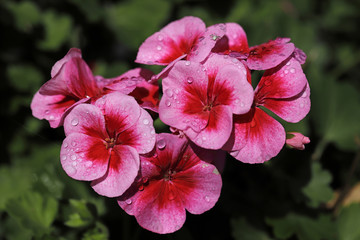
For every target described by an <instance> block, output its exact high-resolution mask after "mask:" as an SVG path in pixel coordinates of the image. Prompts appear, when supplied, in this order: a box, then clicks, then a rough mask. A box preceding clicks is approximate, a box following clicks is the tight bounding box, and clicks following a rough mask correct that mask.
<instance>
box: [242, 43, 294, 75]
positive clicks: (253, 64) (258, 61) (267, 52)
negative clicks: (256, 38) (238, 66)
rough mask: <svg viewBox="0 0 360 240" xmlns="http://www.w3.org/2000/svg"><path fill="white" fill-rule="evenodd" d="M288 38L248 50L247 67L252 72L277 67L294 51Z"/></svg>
mask: <svg viewBox="0 0 360 240" xmlns="http://www.w3.org/2000/svg"><path fill="white" fill-rule="evenodd" d="M289 41H290V39H289V38H277V39H275V40H270V41H268V42H267V43H263V44H260V45H257V46H253V47H251V48H250V52H249V57H248V59H247V65H248V67H249V68H250V69H252V70H266V69H270V68H273V67H276V66H277V65H279V64H280V63H281V62H282V61H284V60H285V59H287V58H288V57H289V56H290V55H291V54H292V53H293V52H294V50H295V45H294V44H293V43H288V42H289Z"/></svg>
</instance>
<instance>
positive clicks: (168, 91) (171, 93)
mask: <svg viewBox="0 0 360 240" xmlns="http://www.w3.org/2000/svg"><path fill="white" fill-rule="evenodd" d="M165 93H166V95H167V96H168V97H170V98H171V97H172V96H173V95H174V93H173V91H172V90H171V89H170V88H168V89H166V91H165Z"/></svg>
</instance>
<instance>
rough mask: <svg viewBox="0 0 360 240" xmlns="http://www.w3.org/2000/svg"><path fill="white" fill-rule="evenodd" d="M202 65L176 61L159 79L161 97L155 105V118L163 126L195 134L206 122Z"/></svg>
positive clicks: (204, 75) (205, 91) (205, 92)
mask: <svg viewBox="0 0 360 240" xmlns="http://www.w3.org/2000/svg"><path fill="white" fill-rule="evenodd" d="M201 69H202V65H201V64H199V63H196V62H190V61H179V62H177V63H176V64H175V65H174V67H173V68H172V69H171V71H170V72H169V75H168V76H167V77H166V78H164V79H163V81H162V85H163V88H162V89H163V92H164V94H163V96H162V98H161V100H160V104H159V117H160V119H161V121H163V122H164V123H166V124H168V125H170V126H172V127H175V128H177V129H180V130H184V129H187V128H192V129H193V130H194V131H196V132H199V131H200V130H201V129H203V128H204V127H205V126H206V124H207V121H208V118H209V113H208V112H207V111H203V108H204V104H203V103H204V102H205V100H206V96H207V83H208V79H207V76H206V74H205V72H204V71H202V70H201Z"/></svg>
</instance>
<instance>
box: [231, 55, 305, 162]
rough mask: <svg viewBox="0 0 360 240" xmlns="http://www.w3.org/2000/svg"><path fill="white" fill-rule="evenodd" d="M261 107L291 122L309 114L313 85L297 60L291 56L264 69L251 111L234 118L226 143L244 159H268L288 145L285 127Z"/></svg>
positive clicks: (234, 153) (232, 153)
mask: <svg viewBox="0 0 360 240" xmlns="http://www.w3.org/2000/svg"><path fill="white" fill-rule="evenodd" d="M262 107H265V108H267V109H268V110H270V111H272V112H273V113H275V114H276V115H278V116H279V117H281V118H282V119H284V120H285V121H288V122H292V123H295V122H298V121H300V120H301V119H303V118H304V117H305V116H306V115H307V113H308V112H309V110H310V88H309V85H308V82H307V79H306V77H305V74H304V73H303V71H302V68H301V65H300V63H299V62H298V61H297V60H295V59H294V58H289V59H288V61H287V62H284V63H282V64H281V65H279V66H278V67H276V68H273V69H270V70H267V71H265V73H264V75H263V77H262V78H261V80H260V82H259V84H258V86H257V87H256V89H255V97H254V103H253V106H252V108H251V110H250V111H249V112H248V113H246V114H243V115H236V116H235V117H234V126H235V128H234V132H233V134H232V136H231V137H230V140H229V142H231V144H229V142H228V143H227V145H226V146H227V147H228V148H227V149H228V150H230V151H232V152H231V155H233V156H234V157H235V158H236V159H238V160H240V161H242V162H245V163H262V162H264V161H267V160H269V159H270V158H272V157H274V156H276V155H277V154H278V153H279V151H280V150H281V148H282V147H283V146H284V144H285V139H286V134H285V130H284V128H283V126H282V125H281V124H280V123H279V122H277V121H276V120H275V119H274V118H272V117H270V116H269V115H268V114H267V113H266V112H265V111H264V110H262V109H261V108H262ZM244 142H245V143H246V144H245V146H244ZM229 146H230V147H229ZM236 148H237V149H238V150H236Z"/></svg>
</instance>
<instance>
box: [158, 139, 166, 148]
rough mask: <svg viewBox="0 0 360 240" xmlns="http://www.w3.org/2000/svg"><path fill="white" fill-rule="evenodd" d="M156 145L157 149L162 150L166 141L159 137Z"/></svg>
mask: <svg viewBox="0 0 360 240" xmlns="http://www.w3.org/2000/svg"><path fill="white" fill-rule="evenodd" d="M156 144H157V147H158V149H160V150H162V149H164V148H165V147H166V142H165V140H164V139H160V140H159V141H157V143H156Z"/></svg>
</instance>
